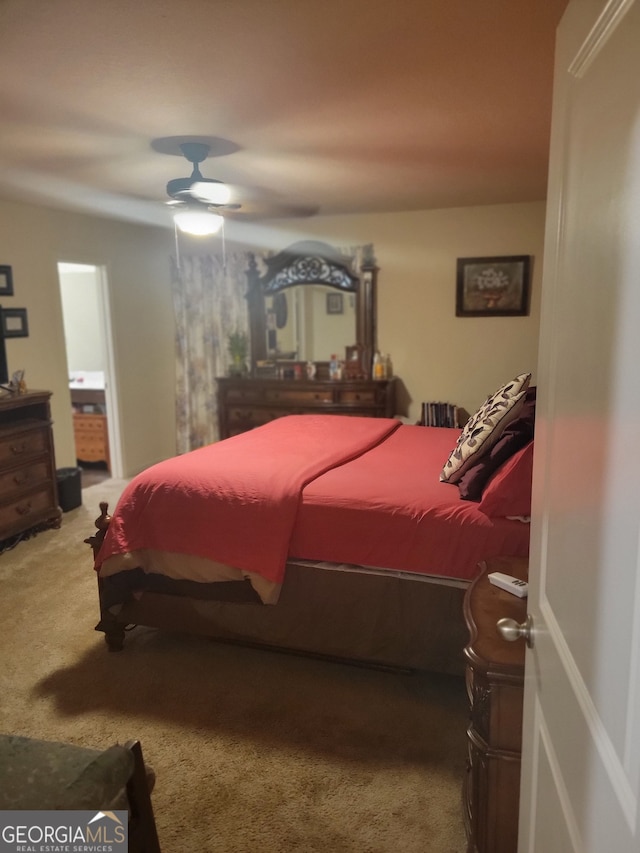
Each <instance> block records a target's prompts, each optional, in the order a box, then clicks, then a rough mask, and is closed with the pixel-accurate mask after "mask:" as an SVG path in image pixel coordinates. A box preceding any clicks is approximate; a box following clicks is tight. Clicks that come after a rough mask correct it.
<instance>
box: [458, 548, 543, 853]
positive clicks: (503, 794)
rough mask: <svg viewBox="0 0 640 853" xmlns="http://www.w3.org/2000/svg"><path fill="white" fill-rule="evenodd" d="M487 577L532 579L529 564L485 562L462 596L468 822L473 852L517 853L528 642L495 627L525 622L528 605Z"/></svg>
mask: <svg viewBox="0 0 640 853" xmlns="http://www.w3.org/2000/svg"><path fill="white" fill-rule="evenodd" d="M490 572H503V573H504V574H508V575H512V576H513V577H517V578H520V579H522V580H527V573H528V566H527V561H526V559H522V558H510V557H500V558H494V559H491V560H487V562H486V563H485V564H484V571H483V572H482V574H481V575H480V576H479V577H478V578H476V580H475V581H474V582H473V584H472V585H471V586H470V588H469V590H468V591H467V594H466V596H465V601H464V614H465V620H466V623H467V627H468V630H469V643H468V645H467V646H466V648H465V658H466V662H467V667H466V680H467V692H468V694H469V701H470V703H471V718H470V725H469V728H468V731H467V735H468V748H469V761H468V767H467V774H466V778H465V783H464V786H465V787H464V804H465V823H466V827H467V836H468V839H469V847H468V851H469V853H516V850H517V846H518V806H519V795H520V753H521V744H522V700H523V685H524V656H525V642H524V640H516V641H515V642H508V641H506V640H505V639H503V638H502V636H501V635H500V634H499V633H498V630H497V628H496V624H497V622H498V619H501V618H503V617H508V618H511V619H515V620H516V622H518V623H522V622H524V621H525V619H526V615H527V600H526V598H524V599H521V598H518V597H516V596H515V595H512V594H511V593H509V592H506V591H504V590H502V589H499V588H498V587H496V586H493V585H492V584H490V583H489V580H488V577H487V575H488V574H489V573H490Z"/></svg>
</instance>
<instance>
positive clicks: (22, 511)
mask: <svg viewBox="0 0 640 853" xmlns="http://www.w3.org/2000/svg"><path fill="white" fill-rule="evenodd" d="M16 512H17V513H18V515H29V513H30V512H31V504H30V503H26V504H22V506H17V507H16Z"/></svg>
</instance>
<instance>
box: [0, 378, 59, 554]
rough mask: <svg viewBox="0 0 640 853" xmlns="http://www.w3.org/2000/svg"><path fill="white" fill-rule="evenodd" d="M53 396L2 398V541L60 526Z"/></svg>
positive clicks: (36, 393)
mask: <svg viewBox="0 0 640 853" xmlns="http://www.w3.org/2000/svg"><path fill="white" fill-rule="evenodd" d="M50 397H51V394H50V393H49V392H48V391H30V392H27V393H26V394H4V395H2V396H0V541H1V540H5V539H9V538H11V537H13V536H16V535H18V534H20V533H24V532H25V531H32V530H33V531H34V532H35V531H37V530H40V529H43V528H46V527H59V526H60V519H61V517H62V511H61V509H60V507H59V506H58V493H57V484H56V466H55V458H54V452H53V436H52V432H51V410H50V405H49V399H50Z"/></svg>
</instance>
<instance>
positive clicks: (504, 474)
mask: <svg viewBox="0 0 640 853" xmlns="http://www.w3.org/2000/svg"><path fill="white" fill-rule="evenodd" d="M533 445H534V442H533V441H530V442H529V444H527V446H526V447H523V448H522V450H519V451H518V452H517V453H514V455H513V456H512V457H511V459H509V460H507V462H505V463H504V465H503V466H502V467H501V468H499V469H498V470H497V471H496V473H495V474H494V476H493V477H492V478H491V479H490V480H489V482H488V483H487V487H486V488H485V490H484V492H483V493H482V500H481V501H480V503H479V504H478V509H479V510H481V511H482V512H483V513H484V514H485V515H490V516H493V517H494V518H497V517H498V516H507V515H522V516H529V515H531V482H532V479H533Z"/></svg>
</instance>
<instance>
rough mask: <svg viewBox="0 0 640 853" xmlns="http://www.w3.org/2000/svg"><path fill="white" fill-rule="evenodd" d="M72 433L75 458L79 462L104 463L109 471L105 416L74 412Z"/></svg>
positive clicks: (107, 434) (107, 435)
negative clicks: (74, 443)
mask: <svg viewBox="0 0 640 853" xmlns="http://www.w3.org/2000/svg"><path fill="white" fill-rule="evenodd" d="M73 431H74V436H75V442H76V458H77V459H78V460H79V461H80V462H106V463H107V469H108V470H110V469H111V464H110V463H111V460H110V458H109V432H108V429H107V416H106V415H102V414H84V413H81V412H74V414H73Z"/></svg>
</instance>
